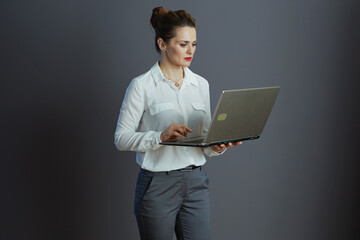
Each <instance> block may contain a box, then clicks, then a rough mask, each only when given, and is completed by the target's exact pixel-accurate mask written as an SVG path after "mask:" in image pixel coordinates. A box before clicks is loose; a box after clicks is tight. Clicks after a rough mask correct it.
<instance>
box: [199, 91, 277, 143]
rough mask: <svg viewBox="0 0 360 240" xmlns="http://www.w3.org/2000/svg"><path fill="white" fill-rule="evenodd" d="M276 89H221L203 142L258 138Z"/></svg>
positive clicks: (273, 101) (272, 103) (274, 97)
mask: <svg viewBox="0 0 360 240" xmlns="http://www.w3.org/2000/svg"><path fill="white" fill-rule="evenodd" d="M279 90H280V87H266V88H251V89H238V90H224V91H223V92H222V95H221V98H220V100H219V102H218V105H217V107H216V110H215V114H214V117H213V118H212V121H211V123H210V127H209V129H208V131H207V134H206V136H205V139H204V142H205V143H212V142H219V141H231V140H234V139H239V138H253V137H254V138H256V137H259V136H260V134H261V133H262V131H263V129H264V127H265V124H266V121H267V119H268V117H269V115H270V112H271V109H272V107H273V105H274V103H275V100H276V98H277V95H278V94H279Z"/></svg>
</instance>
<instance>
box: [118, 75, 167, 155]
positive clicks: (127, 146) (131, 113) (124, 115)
mask: <svg viewBox="0 0 360 240" xmlns="http://www.w3.org/2000/svg"><path fill="white" fill-rule="evenodd" d="M144 104H145V102H144V90H143V89H142V86H141V83H140V82H139V80H137V79H134V80H133V81H132V82H131V83H130V85H129V87H128V88H127V90H126V93H125V97H124V100H123V103H122V106H121V109H120V115H119V119H118V122H117V126H116V131H115V145H116V147H117V148H118V149H119V150H120V151H137V152H145V151H148V150H156V149H158V148H159V147H160V146H161V145H160V144H159V142H160V135H161V132H156V131H148V132H136V131H137V129H138V126H139V122H140V120H141V118H142V115H143V112H144Z"/></svg>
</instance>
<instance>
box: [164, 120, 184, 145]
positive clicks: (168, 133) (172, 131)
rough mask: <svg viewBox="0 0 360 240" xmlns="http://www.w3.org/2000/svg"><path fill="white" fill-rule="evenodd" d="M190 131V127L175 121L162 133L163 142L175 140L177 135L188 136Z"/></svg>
mask: <svg viewBox="0 0 360 240" xmlns="http://www.w3.org/2000/svg"><path fill="white" fill-rule="evenodd" d="M188 132H191V129H190V128H188V127H186V126H184V125H180V124H177V123H173V124H171V125H170V127H168V128H167V129H165V130H164V131H163V132H162V133H161V135H160V140H161V141H162V142H168V141H171V140H174V139H175V138H177V137H186V136H187V133H188Z"/></svg>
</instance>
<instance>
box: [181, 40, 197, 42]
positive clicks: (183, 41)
mask: <svg viewBox="0 0 360 240" xmlns="http://www.w3.org/2000/svg"><path fill="white" fill-rule="evenodd" d="M178 42H185V43H189V42H190V41H187V40H179V41H178ZM193 42H197V40H195V41H193Z"/></svg>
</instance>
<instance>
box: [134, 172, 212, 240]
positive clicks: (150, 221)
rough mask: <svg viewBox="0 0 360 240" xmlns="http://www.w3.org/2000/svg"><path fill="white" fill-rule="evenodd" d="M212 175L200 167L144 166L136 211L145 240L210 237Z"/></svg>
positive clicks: (136, 197)
mask: <svg viewBox="0 0 360 240" xmlns="http://www.w3.org/2000/svg"><path fill="white" fill-rule="evenodd" d="M208 183H209V179H208V176H207V174H206V173H205V172H204V171H203V169H202V167H201V168H196V169H194V170H192V171H170V172H150V171H146V170H143V169H141V170H140V172H139V176H138V179H137V183H136V193H135V202H134V213H135V215H136V219H137V223H138V227H139V232H140V236H141V239H142V240H172V239H173V236H174V232H175V233H176V238H177V240H182V239H195V240H209V239H210V216H209V208H210V206H209V203H210V202H209V189H208Z"/></svg>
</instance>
